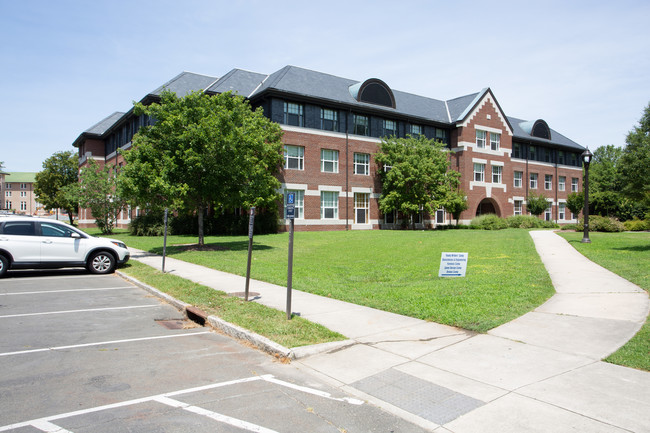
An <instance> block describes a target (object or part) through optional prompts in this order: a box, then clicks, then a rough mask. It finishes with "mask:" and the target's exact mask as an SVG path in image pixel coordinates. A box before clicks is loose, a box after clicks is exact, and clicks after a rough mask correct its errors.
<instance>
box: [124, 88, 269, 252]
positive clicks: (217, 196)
mask: <svg viewBox="0 0 650 433" xmlns="http://www.w3.org/2000/svg"><path fill="white" fill-rule="evenodd" d="M135 113H136V114H138V115H139V114H143V113H144V114H146V115H147V116H149V117H150V118H152V119H155V123H154V124H153V125H151V126H145V127H142V128H140V130H139V131H138V133H137V134H136V135H135V136H134V138H133V146H132V148H131V149H130V150H127V151H126V152H124V159H125V161H126V164H125V167H124V169H123V170H122V174H121V176H120V191H121V194H122V195H123V196H125V197H126V198H127V199H128V200H129V202H130V203H131V204H133V205H137V206H140V207H142V208H144V209H149V210H156V209H160V208H163V207H172V208H173V209H177V210H181V209H183V210H190V211H194V212H196V215H197V218H198V228H199V229H198V231H199V233H198V236H199V245H204V235H203V216H204V213H205V211H206V210H207V209H208V208H209V207H211V206H212V207H215V208H217V209H222V210H233V209H236V208H239V207H241V208H245V209H249V208H250V207H252V206H257V207H267V208H274V207H275V206H276V204H277V202H278V201H279V200H280V199H281V195H280V194H279V193H278V190H279V189H280V182H279V181H278V179H277V178H276V176H275V175H276V173H278V171H279V170H280V166H281V162H282V141H281V138H282V129H281V128H280V126H279V125H278V124H276V123H273V122H271V121H270V120H269V119H267V118H266V117H264V115H263V113H262V109H261V108H258V109H257V110H252V109H251V107H250V105H249V103H248V102H247V101H246V100H245V99H244V98H243V97H240V96H235V95H233V94H231V93H230V92H226V93H223V94H219V95H215V96H209V95H206V94H204V93H201V92H194V93H191V94H189V95H187V96H185V97H183V98H178V97H177V96H176V95H175V94H174V93H172V92H166V91H165V92H163V93H162V95H161V100H160V103H154V104H151V105H149V106H144V105H142V104H136V107H135Z"/></svg>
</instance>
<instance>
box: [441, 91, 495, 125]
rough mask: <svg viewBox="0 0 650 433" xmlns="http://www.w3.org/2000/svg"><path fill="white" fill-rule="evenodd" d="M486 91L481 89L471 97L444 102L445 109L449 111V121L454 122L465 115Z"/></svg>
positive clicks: (466, 96)
mask: <svg viewBox="0 0 650 433" xmlns="http://www.w3.org/2000/svg"><path fill="white" fill-rule="evenodd" d="M486 90H487V89H483V90H481V91H480V92H478V93H472V94H471V95H465V96H461V97H459V98H454V99H450V100H449V101H447V102H446V104H447V108H448V109H449V117H450V119H449V121H450V122H456V121H458V120H460V119H462V118H463V117H465V116H466V115H467V112H468V110H469V109H470V107H473V106H475V105H476V104H478V101H479V100H480V99H481V97H482V96H483V95H484V94H485V91H486Z"/></svg>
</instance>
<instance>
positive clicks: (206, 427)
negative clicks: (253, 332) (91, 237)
mask: <svg viewBox="0 0 650 433" xmlns="http://www.w3.org/2000/svg"><path fill="white" fill-rule="evenodd" d="M163 325H166V326H163ZM0 329H2V333H0V400H1V401H2V404H1V405H0V431H12V432H42V431H46V432H62V433H64V432H120V431H138V432H147V431H151V432H159V431H166V432H197V431H223V432H231V431H232V432H243V431H258V432H271V431H278V432H294V431H295V432H298V431H312V432H320V431H322V432H337V431H348V432H352V431H391V430H394V431H414V432H417V431H424V430H420V429H419V428H418V427H416V426H414V425H411V424H409V423H406V422H405V421H404V420H401V419H399V418H396V417H394V416H392V415H389V414H386V413H384V412H382V411H380V410H379V409H377V408H375V407H373V406H371V405H368V404H366V403H364V402H362V401H358V400H355V399H351V398H349V397H346V396H345V395H344V394H342V393H341V392H340V391H338V390H336V389H333V388H330V387H328V386H327V385H325V384H323V383H320V382H319V381H316V380H315V379H314V378H313V377H311V376H308V375H306V374H305V373H303V372H301V371H299V370H297V369H296V368H294V367H293V366H292V365H285V364H282V363H278V362H277V361H275V360H274V359H273V358H272V357H270V356H268V355H266V354H263V353H261V352H259V351H257V350H253V349H250V348H248V347H246V346H244V345H242V344H239V343H238V342H236V341H234V340H232V339H230V338H227V337H224V336H222V335H220V334H217V333H215V332H213V331H210V330H209V329H207V328H203V327H198V326H197V325H195V324H193V323H192V322H188V321H184V320H183V317H182V315H181V313H180V312H178V311H177V310H176V309H175V308H173V307H172V306H170V305H167V304H165V303H162V302H161V301H160V300H159V299H158V298H156V297H153V296H151V295H149V294H148V293H147V292H146V291H144V290H142V289H140V288H137V287H135V286H133V285H131V284H130V283H128V282H126V281H124V280H122V279H121V278H119V277H117V276H115V275H108V276H93V275H88V274H84V273H79V272H76V271H61V272H59V273H57V272H51V271H50V272H47V273H29V272H23V273H11V274H10V275H9V278H5V279H2V280H0Z"/></svg>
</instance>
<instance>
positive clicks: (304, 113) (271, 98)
mask: <svg viewBox="0 0 650 433" xmlns="http://www.w3.org/2000/svg"><path fill="white" fill-rule="evenodd" d="M163 89H167V90H170V91H173V92H175V93H176V94H177V95H178V96H184V95H186V94H187V93H189V92H191V91H196V90H199V91H203V92H205V93H207V94H217V93H223V92H226V91H233V92H235V93H238V94H240V95H242V96H245V97H246V98H248V100H249V101H250V102H251V105H252V106H253V107H262V108H263V109H264V113H265V115H266V116H267V117H268V118H269V119H271V120H272V121H274V122H276V123H278V124H280V125H281V127H282V129H283V130H284V138H283V142H284V144H285V150H284V156H285V164H284V169H283V170H282V172H281V174H280V175H279V179H280V181H281V183H282V190H283V191H282V192H283V193H284V194H285V197H286V192H287V191H293V192H295V193H296V221H295V226H296V229H297V230H340V229H345V228H350V229H376V228H394V227H398V226H400V225H401V221H400V218H401V215H399V214H394V213H393V214H389V215H381V214H380V212H379V209H378V204H377V203H378V202H377V200H378V198H379V197H380V194H381V185H380V183H379V178H378V176H377V175H376V173H377V170H380V169H381V167H378V166H377V165H376V164H375V162H374V157H373V154H374V153H376V152H377V150H378V145H379V143H380V142H381V138H382V137H385V136H390V135H395V136H398V137H405V136H407V135H409V134H411V135H424V136H426V137H427V138H435V139H437V140H439V141H442V142H443V143H445V144H446V145H447V147H448V149H449V150H450V162H451V167H452V168H453V169H455V170H457V171H459V172H460V173H461V188H462V189H463V191H465V192H466V194H467V197H468V202H469V208H468V210H466V211H465V212H463V214H462V215H461V222H469V221H470V220H471V219H472V218H473V217H474V216H476V215H480V214H485V213H494V214H497V215H499V216H501V217H507V216H510V215H518V214H525V213H526V208H525V204H526V197H527V196H528V194H529V193H530V192H536V193H543V194H544V195H545V196H546V197H547V199H548V201H549V207H548V209H547V211H546V213H545V215H544V218H545V219H547V220H552V221H557V222H558V223H565V222H566V223H568V222H574V221H575V219H574V217H573V216H572V215H570V213H569V212H568V210H567V208H566V199H567V196H568V194H569V193H570V192H572V191H578V190H579V189H581V183H582V165H581V161H580V154H581V153H582V152H583V151H584V148H583V147H582V146H580V145H578V144H577V143H575V142H573V141H571V140H570V139H568V138H566V137H564V136H563V135H561V134H560V133H558V132H556V131H554V130H552V129H551V128H550V127H549V126H548V125H547V123H546V122H545V121H544V120H542V119H536V120H532V121H526V120H521V119H517V118H514V117H509V116H507V115H506V114H505V112H504V111H503V110H502V109H501V107H500V105H499V103H498V102H497V99H496V97H495V96H494V94H493V93H492V91H491V90H490V89H489V88H487V89H483V90H481V91H480V92H477V93H473V94H470V95H466V96H462V97H459V98H455V99H452V100H448V101H442V100H437V99H432V98H427V97H424V96H419V95H414V94H410V93H405V92H400V91H397V90H393V89H391V88H390V87H389V86H388V85H387V84H386V83H384V82H383V81H381V80H379V79H376V78H371V79H368V80H365V81H355V80H349V79H345V78H341V77H336V76H333V75H329V74H325V73H321V72H316V71H311V70H306V69H302V68H298V67H294V66H286V67H284V68H282V69H280V70H279V71H277V72H274V73H272V74H270V75H265V74H259V73H254V72H249V71H244V70H240V69H234V70H232V71H230V72H228V73H227V74H226V75H224V76H223V77H221V78H217V77H211V76H206V75H199V74H193V73H188V72H184V73H181V74H180V75H178V76H177V77H175V78H173V79H172V80H170V81H169V82H167V83H166V84H164V85H163V86H160V87H159V88H157V89H156V90H154V91H153V92H151V93H149V94H147V95H146V96H145V97H144V98H143V99H142V100H141V102H142V103H145V104H147V103H150V102H152V101H156V100H157V98H158V97H159V95H160V94H161V92H162V91H163ZM148 122H150V119H147V118H146V117H144V116H139V117H138V116H135V114H134V113H133V110H132V109H131V110H130V111H128V112H126V113H114V114H112V115H110V116H109V117H107V118H106V119H104V120H102V121H101V122H99V123H98V124H96V125H94V126H93V127H91V128H90V129H88V130H86V131H84V132H83V133H82V134H81V135H80V136H79V137H78V138H77V139H76V140H75V142H74V143H73V145H74V146H75V147H77V148H78V149H79V157H80V160H79V161H80V165H83V164H85V163H86V161H87V160H88V159H91V158H92V159H95V160H98V161H99V162H100V163H110V164H113V165H116V166H118V167H119V166H120V165H121V164H122V163H123V161H122V160H121V156H119V155H118V154H117V149H118V148H123V149H127V148H128V147H129V146H130V145H131V138H132V137H133V135H134V134H135V133H136V132H137V130H138V128H139V127H140V126H142V125H145V124H148ZM279 216H280V218H281V224H284V225H286V224H287V221H286V220H285V219H284V218H283V216H284V215H279ZM129 217H130V212H127V211H125V212H124V213H123V215H122V217H121V221H120V224H119V225H122V226H123V225H125V224H127V223H128V221H129ZM450 219H451V217H450V216H449V215H446V214H445V212H444V210H442V209H441V210H439V211H437V212H436V213H435V215H419V216H417V218H416V223H417V224H416V226H417V227H434V226H436V225H439V224H448V223H449V222H450ZM79 222H80V224H81V225H82V226H83V225H88V224H91V223H92V219H91V218H90V215H89V213H87V212H85V211H83V210H82V211H81V212H80V215H79Z"/></svg>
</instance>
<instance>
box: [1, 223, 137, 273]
mask: <svg viewBox="0 0 650 433" xmlns="http://www.w3.org/2000/svg"><path fill="white" fill-rule="evenodd" d="M129 257H130V254H129V250H128V249H127V248H126V245H124V243H123V242H120V241H118V240H115V239H108V238H97V237H93V236H89V235H87V234H86V233H84V232H82V231H81V230H78V229H76V228H74V227H72V226H70V225H68V224H65V223H63V222H61V221H56V220H50V219H45V218H33V217H29V216H12V215H0V277H1V276H3V275H5V274H6V273H7V270H9V269H34V268H63V267H85V268H87V269H88V271H90V272H92V273H95V274H108V273H111V272H113V271H114V270H115V267H116V266H117V265H121V264H124V263H126V262H127V261H128V260H129Z"/></svg>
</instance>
